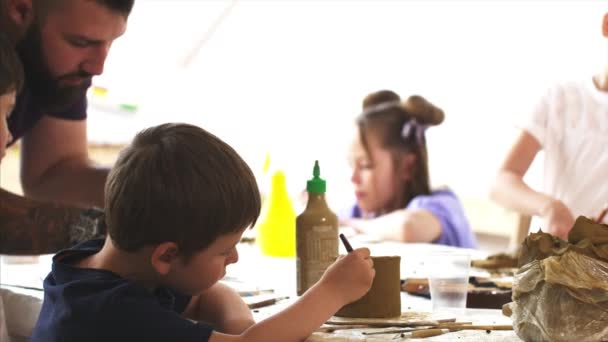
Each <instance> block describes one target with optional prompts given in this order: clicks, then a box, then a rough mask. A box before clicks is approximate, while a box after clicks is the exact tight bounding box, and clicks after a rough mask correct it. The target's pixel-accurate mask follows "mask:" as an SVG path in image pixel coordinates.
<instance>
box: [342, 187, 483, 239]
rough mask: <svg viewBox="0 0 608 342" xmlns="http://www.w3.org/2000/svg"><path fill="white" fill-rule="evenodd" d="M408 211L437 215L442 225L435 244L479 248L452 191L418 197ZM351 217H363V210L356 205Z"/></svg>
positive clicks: (444, 190) (443, 190)
mask: <svg viewBox="0 0 608 342" xmlns="http://www.w3.org/2000/svg"><path fill="white" fill-rule="evenodd" d="M406 209H423V210H428V211H430V212H431V213H433V215H435V217H436V218H437V219H438V220H439V222H440V223H441V235H439V238H438V239H437V240H436V241H434V243H436V244H440V245H448V246H455V247H465V248H475V247H476V246H477V241H476V239H475V235H473V232H472V231H471V226H470V225H469V221H468V220H467V217H466V215H465V213H464V209H463V207H462V205H461V204H460V201H459V200H458V197H456V194H454V193H453V192H452V191H451V190H447V189H442V190H436V191H433V192H432V193H431V194H430V195H420V196H416V197H414V198H413V199H412V200H411V201H410V203H408V205H407V206H406ZM350 217H352V218H360V217H361V210H360V209H359V207H358V206H357V205H356V204H355V206H354V207H353V208H352V210H351V213H350Z"/></svg>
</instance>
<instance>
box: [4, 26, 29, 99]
mask: <svg viewBox="0 0 608 342" xmlns="http://www.w3.org/2000/svg"><path fill="white" fill-rule="evenodd" d="M23 78H24V76H23V65H21V61H20V60H19V57H18V56H17V51H16V50H15V46H14V45H13V44H12V42H11V41H10V40H9V39H8V37H6V36H5V35H4V34H3V33H1V32H0V95H4V94H6V93H8V92H10V91H16V92H19V90H21V88H22V87H23Z"/></svg>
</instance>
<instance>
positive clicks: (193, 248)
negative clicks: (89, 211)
mask: <svg viewBox="0 0 608 342" xmlns="http://www.w3.org/2000/svg"><path fill="white" fill-rule="evenodd" d="M260 202H261V197H260V193H259V190H258V186H257V182H256V178H255V176H254V174H253V172H252V171H251V169H250V168H249V166H247V164H246V163H245V161H244V160H243V159H241V157H240V156H239V155H238V154H237V152H236V151H235V150H234V149H232V147H230V146H229V145H228V144H226V143H225V142H223V141H222V140H220V139H219V138H217V137H216V136H215V135H213V134H211V133H209V132H207V131H205V130H204V129H202V128H200V127H196V126H192V125H188V124H163V125H160V126H155V127H151V128H148V129H146V130H144V131H142V132H140V133H139V134H137V136H136V137H135V139H134V140H133V142H132V143H131V145H129V146H128V147H126V148H125V149H124V150H123V151H121V153H120V155H119V157H118V160H117V162H116V163H115V164H114V166H113V168H112V170H111V171H110V174H109V176H108V180H107V182H106V188H105V209H106V223H107V228H108V234H109V235H110V238H111V239H112V241H113V243H114V244H115V245H116V246H117V247H118V248H120V249H122V250H125V251H130V252H134V251H137V250H139V249H140V248H142V247H144V246H150V245H155V244H160V243H163V242H169V241H171V242H175V243H176V244H177V245H178V247H179V251H180V253H181V255H182V256H183V257H184V258H185V260H186V261H187V260H188V259H189V258H190V257H191V256H192V255H193V254H194V253H196V252H198V251H200V250H202V249H204V248H206V247H208V246H209V245H210V244H211V243H213V242H214V241H215V240H216V239H217V238H218V237H220V236H222V235H226V234H231V233H236V232H239V231H240V230H242V229H245V228H246V227H248V226H253V225H254V224H255V221H256V220H257V218H258V216H259V214H260V206H261V204H260Z"/></svg>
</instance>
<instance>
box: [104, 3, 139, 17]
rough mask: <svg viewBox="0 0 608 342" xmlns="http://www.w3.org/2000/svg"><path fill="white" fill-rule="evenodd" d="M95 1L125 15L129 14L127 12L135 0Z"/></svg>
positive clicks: (129, 12)
mask: <svg viewBox="0 0 608 342" xmlns="http://www.w3.org/2000/svg"><path fill="white" fill-rule="evenodd" d="M95 1H96V2H97V3H99V4H101V5H104V6H105V7H107V8H109V9H111V10H113V11H116V12H119V13H121V14H124V15H125V16H129V14H131V10H132V9H133V5H134V3H135V0H95Z"/></svg>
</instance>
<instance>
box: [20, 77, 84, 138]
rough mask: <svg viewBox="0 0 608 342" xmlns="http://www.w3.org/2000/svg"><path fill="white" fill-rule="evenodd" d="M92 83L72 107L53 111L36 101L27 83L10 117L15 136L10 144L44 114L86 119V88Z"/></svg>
mask: <svg viewBox="0 0 608 342" xmlns="http://www.w3.org/2000/svg"><path fill="white" fill-rule="evenodd" d="M90 85H91V81H89V83H88V84H87V86H86V87H84V88H83V91H82V94H81V96H80V97H79V98H78V100H76V102H74V104H73V105H72V106H70V108H68V109H66V110H63V111H59V112H52V111H46V110H44V109H43V108H41V107H40V105H38V103H36V101H35V99H34V98H33V97H32V94H31V92H30V90H29V89H28V87H27V84H26V85H25V86H24V87H23V90H22V91H21V92H20V93H19V95H18V96H17V99H16V102H15V109H14V110H13V113H12V114H11V116H10V117H9V119H8V129H9V131H10V132H11V134H12V136H13V140H12V141H10V142H9V146H10V145H12V144H14V143H15V142H16V141H17V140H19V139H20V138H21V137H23V136H24V135H25V134H26V133H27V132H28V131H29V130H31V129H32V128H33V127H34V125H36V123H37V122H38V121H39V120H40V119H41V118H42V116H43V115H49V116H52V117H56V118H60V119H66V120H85V119H86V118H87V94H86V89H88V87H89V86H90Z"/></svg>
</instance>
